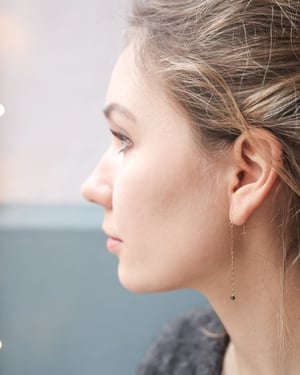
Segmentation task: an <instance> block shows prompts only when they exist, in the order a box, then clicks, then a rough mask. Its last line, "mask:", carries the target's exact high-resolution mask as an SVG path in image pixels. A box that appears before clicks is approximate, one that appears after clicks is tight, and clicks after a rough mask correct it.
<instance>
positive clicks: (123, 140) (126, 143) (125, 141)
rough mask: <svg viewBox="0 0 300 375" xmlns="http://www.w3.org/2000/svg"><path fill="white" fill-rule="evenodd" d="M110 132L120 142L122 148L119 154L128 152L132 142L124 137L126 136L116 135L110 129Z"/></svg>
mask: <svg viewBox="0 0 300 375" xmlns="http://www.w3.org/2000/svg"><path fill="white" fill-rule="evenodd" d="M110 131H111V134H112V135H113V136H114V137H115V138H117V139H118V140H119V141H120V142H121V145H122V146H123V147H122V148H121V149H120V150H119V152H118V153H119V154H121V153H122V152H125V151H127V150H128V148H129V147H130V146H131V145H132V141H131V140H130V139H129V138H128V137H126V135H124V134H121V133H117V132H115V131H113V130H112V129H110Z"/></svg>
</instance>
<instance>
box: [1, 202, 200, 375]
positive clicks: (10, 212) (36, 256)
mask: <svg viewBox="0 0 300 375" xmlns="http://www.w3.org/2000/svg"><path fill="white" fill-rule="evenodd" d="M101 221H102V211H101V209H99V208H96V207H92V206H18V205H15V206H0V299H1V301H0V339H1V340H2V342H3V348H2V350H1V351H0V374H1V375H41V374H42V375H69V374H70V375H96V374H97V375H99V374H100V375H120V374H122V375H133V374H134V373H135V367H136V365H137V363H138V362H139V359H140V358H141V356H142V355H143V352H144V351H145V349H146V348H147V346H148V345H149V343H150V342H151V340H152V339H153V337H154V336H155V335H156V334H157V332H158V331H159V329H160V328H161V326H162V325H163V324H164V323H165V322H166V321H168V320H171V319H173V318H175V317H176V316H178V315H180V314H181V313H183V312H185V311H187V310H190V309H192V308H196V307H198V306H200V305H203V304H206V301H205V299H204V298H203V297H202V296H201V295H200V294H199V293H196V292H193V291H178V292H169V293H161V294H151V295H149V294H148V295H137V294H134V293H130V292H128V291H126V290H125V289H123V288H122V286H121V285H120V284H119V281H118V278H117V259H116V258H115V256H114V255H112V254H110V253H108V252H107V250H106V249H105V238H104V236H103V234H102V233H101V231H100V227H101Z"/></svg>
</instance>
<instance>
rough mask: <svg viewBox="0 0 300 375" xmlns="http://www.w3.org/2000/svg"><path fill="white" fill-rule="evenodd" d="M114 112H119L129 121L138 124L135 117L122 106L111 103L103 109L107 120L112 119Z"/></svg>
mask: <svg viewBox="0 0 300 375" xmlns="http://www.w3.org/2000/svg"><path fill="white" fill-rule="evenodd" d="M113 112H118V113H120V114H121V115H123V116H125V117H126V118H127V119H128V120H130V121H132V122H136V118H135V116H134V115H133V114H132V113H131V112H130V111H129V110H128V109H127V108H126V107H124V106H123V105H122V104H119V103H110V104H108V105H107V106H106V107H105V108H104V109H103V113H104V115H105V117H106V118H107V119H109V118H110V116H111V114H112V113H113Z"/></svg>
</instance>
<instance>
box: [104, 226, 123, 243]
mask: <svg viewBox="0 0 300 375" xmlns="http://www.w3.org/2000/svg"><path fill="white" fill-rule="evenodd" d="M102 230H103V232H104V233H105V234H106V236H107V237H110V238H113V239H114V240H118V241H122V240H121V239H120V238H119V237H118V236H115V235H114V234H111V232H110V231H109V230H107V229H106V228H104V227H102Z"/></svg>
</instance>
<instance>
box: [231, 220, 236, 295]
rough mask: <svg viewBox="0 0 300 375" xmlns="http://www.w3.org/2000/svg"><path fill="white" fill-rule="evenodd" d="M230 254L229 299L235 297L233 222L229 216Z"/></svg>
mask: <svg viewBox="0 0 300 375" xmlns="http://www.w3.org/2000/svg"><path fill="white" fill-rule="evenodd" d="M230 256H231V296H230V299H231V301H234V300H235V299H236V295H235V259H234V245H233V222H232V219H231V216H230Z"/></svg>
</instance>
